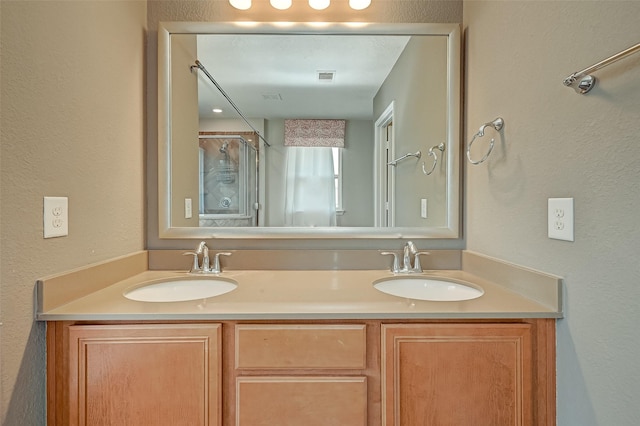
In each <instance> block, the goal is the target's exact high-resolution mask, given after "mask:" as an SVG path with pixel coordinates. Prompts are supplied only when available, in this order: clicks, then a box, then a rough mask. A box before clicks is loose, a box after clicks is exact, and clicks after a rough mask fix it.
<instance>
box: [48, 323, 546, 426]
mask: <svg viewBox="0 0 640 426" xmlns="http://www.w3.org/2000/svg"><path fill="white" fill-rule="evenodd" d="M47 369H48V370H47V380H48V383H47V398H48V414H47V416H48V424H49V425H64V426H67V425H91V426H95V425H142V424H153V425H154V426H156V425H160V426H162V425H170V426H175V425H189V426H194V425H207V426H213V425H224V426H261V425H265V426H266V425H269V426H272V425H278V426H290V425H291V426H299V425H305V426H315V425H318V426H327V425H339V426H360V425H362V426H365V425H366V426H383V425H384V426H391V425H393V426H449V425H451V426H460V425H474V426H485V425H486V426H554V425H555V321H554V320H553V319H522V320H518V319H514V320H492V321H482V320H469V321H464V322H463V321H454V320H442V321H435V320H434V321H426V320H416V321H391V320H388V321H381V320H366V321H358V320H353V321H348V320H345V321H339V322H338V321H295V322H294V321H279V322H275V321H272V322H267V321H264V322H262V321H261V322H252V323H250V322H246V321H222V322H216V323H197V324H194V323H187V322H184V323H180V322H174V323H168V324H149V323H139V324H136V323H130V324H125V323H116V322H113V323H74V322H50V323H48V328H47Z"/></svg>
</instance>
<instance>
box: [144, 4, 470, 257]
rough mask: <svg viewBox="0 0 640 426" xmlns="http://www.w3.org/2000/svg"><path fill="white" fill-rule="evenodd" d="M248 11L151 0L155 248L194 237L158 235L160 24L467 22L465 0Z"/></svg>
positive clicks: (282, 243) (220, 243)
mask: <svg viewBox="0 0 640 426" xmlns="http://www.w3.org/2000/svg"><path fill="white" fill-rule="evenodd" d="M253 3H254V6H253V7H252V8H251V9H250V10H248V11H239V10H236V9H234V8H233V7H231V6H229V3H228V1H227V0H214V1H210V0H206V1H149V3H148V28H149V36H148V47H149V48H148V50H147V52H148V53H147V54H148V64H149V67H148V79H147V81H148V98H147V99H148V103H147V108H148V111H149V118H148V131H147V134H148V142H147V182H148V184H147V188H148V192H147V196H148V207H147V208H148V212H149V213H148V221H147V244H148V247H149V248H153V249H161V248H192V247H193V244H194V242H193V241H189V240H161V239H159V238H158V218H157V210H158V199H157V192H158V185H157V173H158V171H157V163H158V157H157V114H156V111H157V79H156V74H157V68H156V64H157V62H158V60H157V28H158V23H159V22H164V21H199V22H207V21H208V22H228V21H258V22H270V21H292V22H307V21H314V22H317V21H321V22H351V21H357V22H409V23H411V22H413V23H415V22H434V23H456V22H458V23H459V22H462V0H443V1H430V0H429V1H425V0H373V1H372V4H371V6H370V7H369V8H367V9H365V10H362V11H353V10H351V9H349V7H348V5H347V2H346V1H340V2H338V1H334V2H333V3H332V4H331V6H330V7H329V8H328V9H326V10H324V11H314V10H312V9H311V8H309V7H308V6H307V5H306V4H305V3H306V2H305V1H302V0H297V1H294V2H293V6H292V7H291V9H289V10H286V11H278V10H276V9H274V8H272V7H271V6H269V4H268V2H267V1H257V0H254V1H253ZM374 244H375V246H376V247H379V248H400V246H401V243H400V242H398V241H397V240H387V241H386V242H385V241H381V240H376V241H367V240H354V239H351V240H342V241H332V240H320V241H313V240H294V241H287V240H270V241H265V240H250V239H243V240H226V241H225V240H220V239H218V240H216V241H215V242H214V244H213V245H214V246H215V247H216V248H234V249H241V248H370V247H372V245H374ZM419 244H420V246H421V247H423V248H426V247H430V248H435V247H437V248H461V247H462V245H463V241H462V240H453V241H450V240H446V241H424V242H419Z"/></svg>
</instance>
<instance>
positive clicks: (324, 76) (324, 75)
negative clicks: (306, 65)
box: [318, 70, 336, 83]
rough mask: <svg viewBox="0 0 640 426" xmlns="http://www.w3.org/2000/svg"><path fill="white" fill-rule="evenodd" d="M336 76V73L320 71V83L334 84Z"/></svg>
mask: <svg viewBox="0 0 640 426" xmlns="http://www.w3.org/2000/svg"><path fill="white" fill-rule="evenodd" d="M335 76H336V72H335V71H326V70H323V71H318V81H319V82H320V83H333V79H334V78H335Z"/></svg>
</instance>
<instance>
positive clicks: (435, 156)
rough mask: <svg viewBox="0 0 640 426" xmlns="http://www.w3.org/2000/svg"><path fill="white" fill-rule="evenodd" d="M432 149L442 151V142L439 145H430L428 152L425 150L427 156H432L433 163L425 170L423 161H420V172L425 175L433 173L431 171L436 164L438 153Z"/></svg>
mask: <svg viewBox="0 0 640 426" xmlns="http://www.w3.org/2000/svg"><path fill="white" fill-rule="evenodd" d="M434 149H438V150H440V152H444V142H443V143H441V144H440V145H436V146H432V147H431V148H429V152H427V155H428V156H429V157H433V165H432V166H431V169H430V170H429V171H427V169H426V168H425V167H424V161H423V162H422V173H424V174H425V175H427V176H429V175H430V174H431V173H433V171H434V170H435V169H436V164H438V155H437V154H436V153H435V152H434V151H433V150H434Z"/></svg>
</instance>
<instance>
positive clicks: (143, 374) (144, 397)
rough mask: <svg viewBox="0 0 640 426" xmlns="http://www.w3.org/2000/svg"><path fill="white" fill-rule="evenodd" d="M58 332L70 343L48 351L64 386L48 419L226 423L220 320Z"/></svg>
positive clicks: (55, 377)
mask: <svg viewBox="0 0 640 426" xmlns="http://www.w3.org/2000/svg"><path fill="white" fill-rule="evenodd" d="M55 332H56V329H55V327H54V328H53V330H50V332H49V337H50V338H53V339H54V340H55V337H52V336H55ZM58 334H59V335H58V338H59V339H60V340H61V341H64V342H65V343H66V346H67V347H66V350H64V348H62V349H63V350H62V351H60V349H61V348H59V347H58V348H57V349H58V350H57V351H56V352H54V354H53V355H50V356H49V366H48V368H49V371H48V379H49V381H50V382H52V383H50V385H53V386H54V387H55V388H57V390H58V392H57V393H52V392H51V391H50V392H49V395H48V396H49V406H48V409H49V413H48V423H49V424H58V425H79V426H81V425H90V426H100V425H105V426H113V425H154V426H160V425H166V426H178V425H185V426H197V425H203V426H205V425H206V426H214V425H219V424H221V409H220V406H221V399H220V398H221V394H220V388H221V363H220V353H221V352H220V350H221V346H220V325H219V324H189V325H187V324H172V325H159V324H155V325H71V326H69V327H61V328H60V329H59V330H58ZM50 349H55V348H50ZM56 355H58V356H56ZM60 373H62V374H60Z"/></svg>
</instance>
